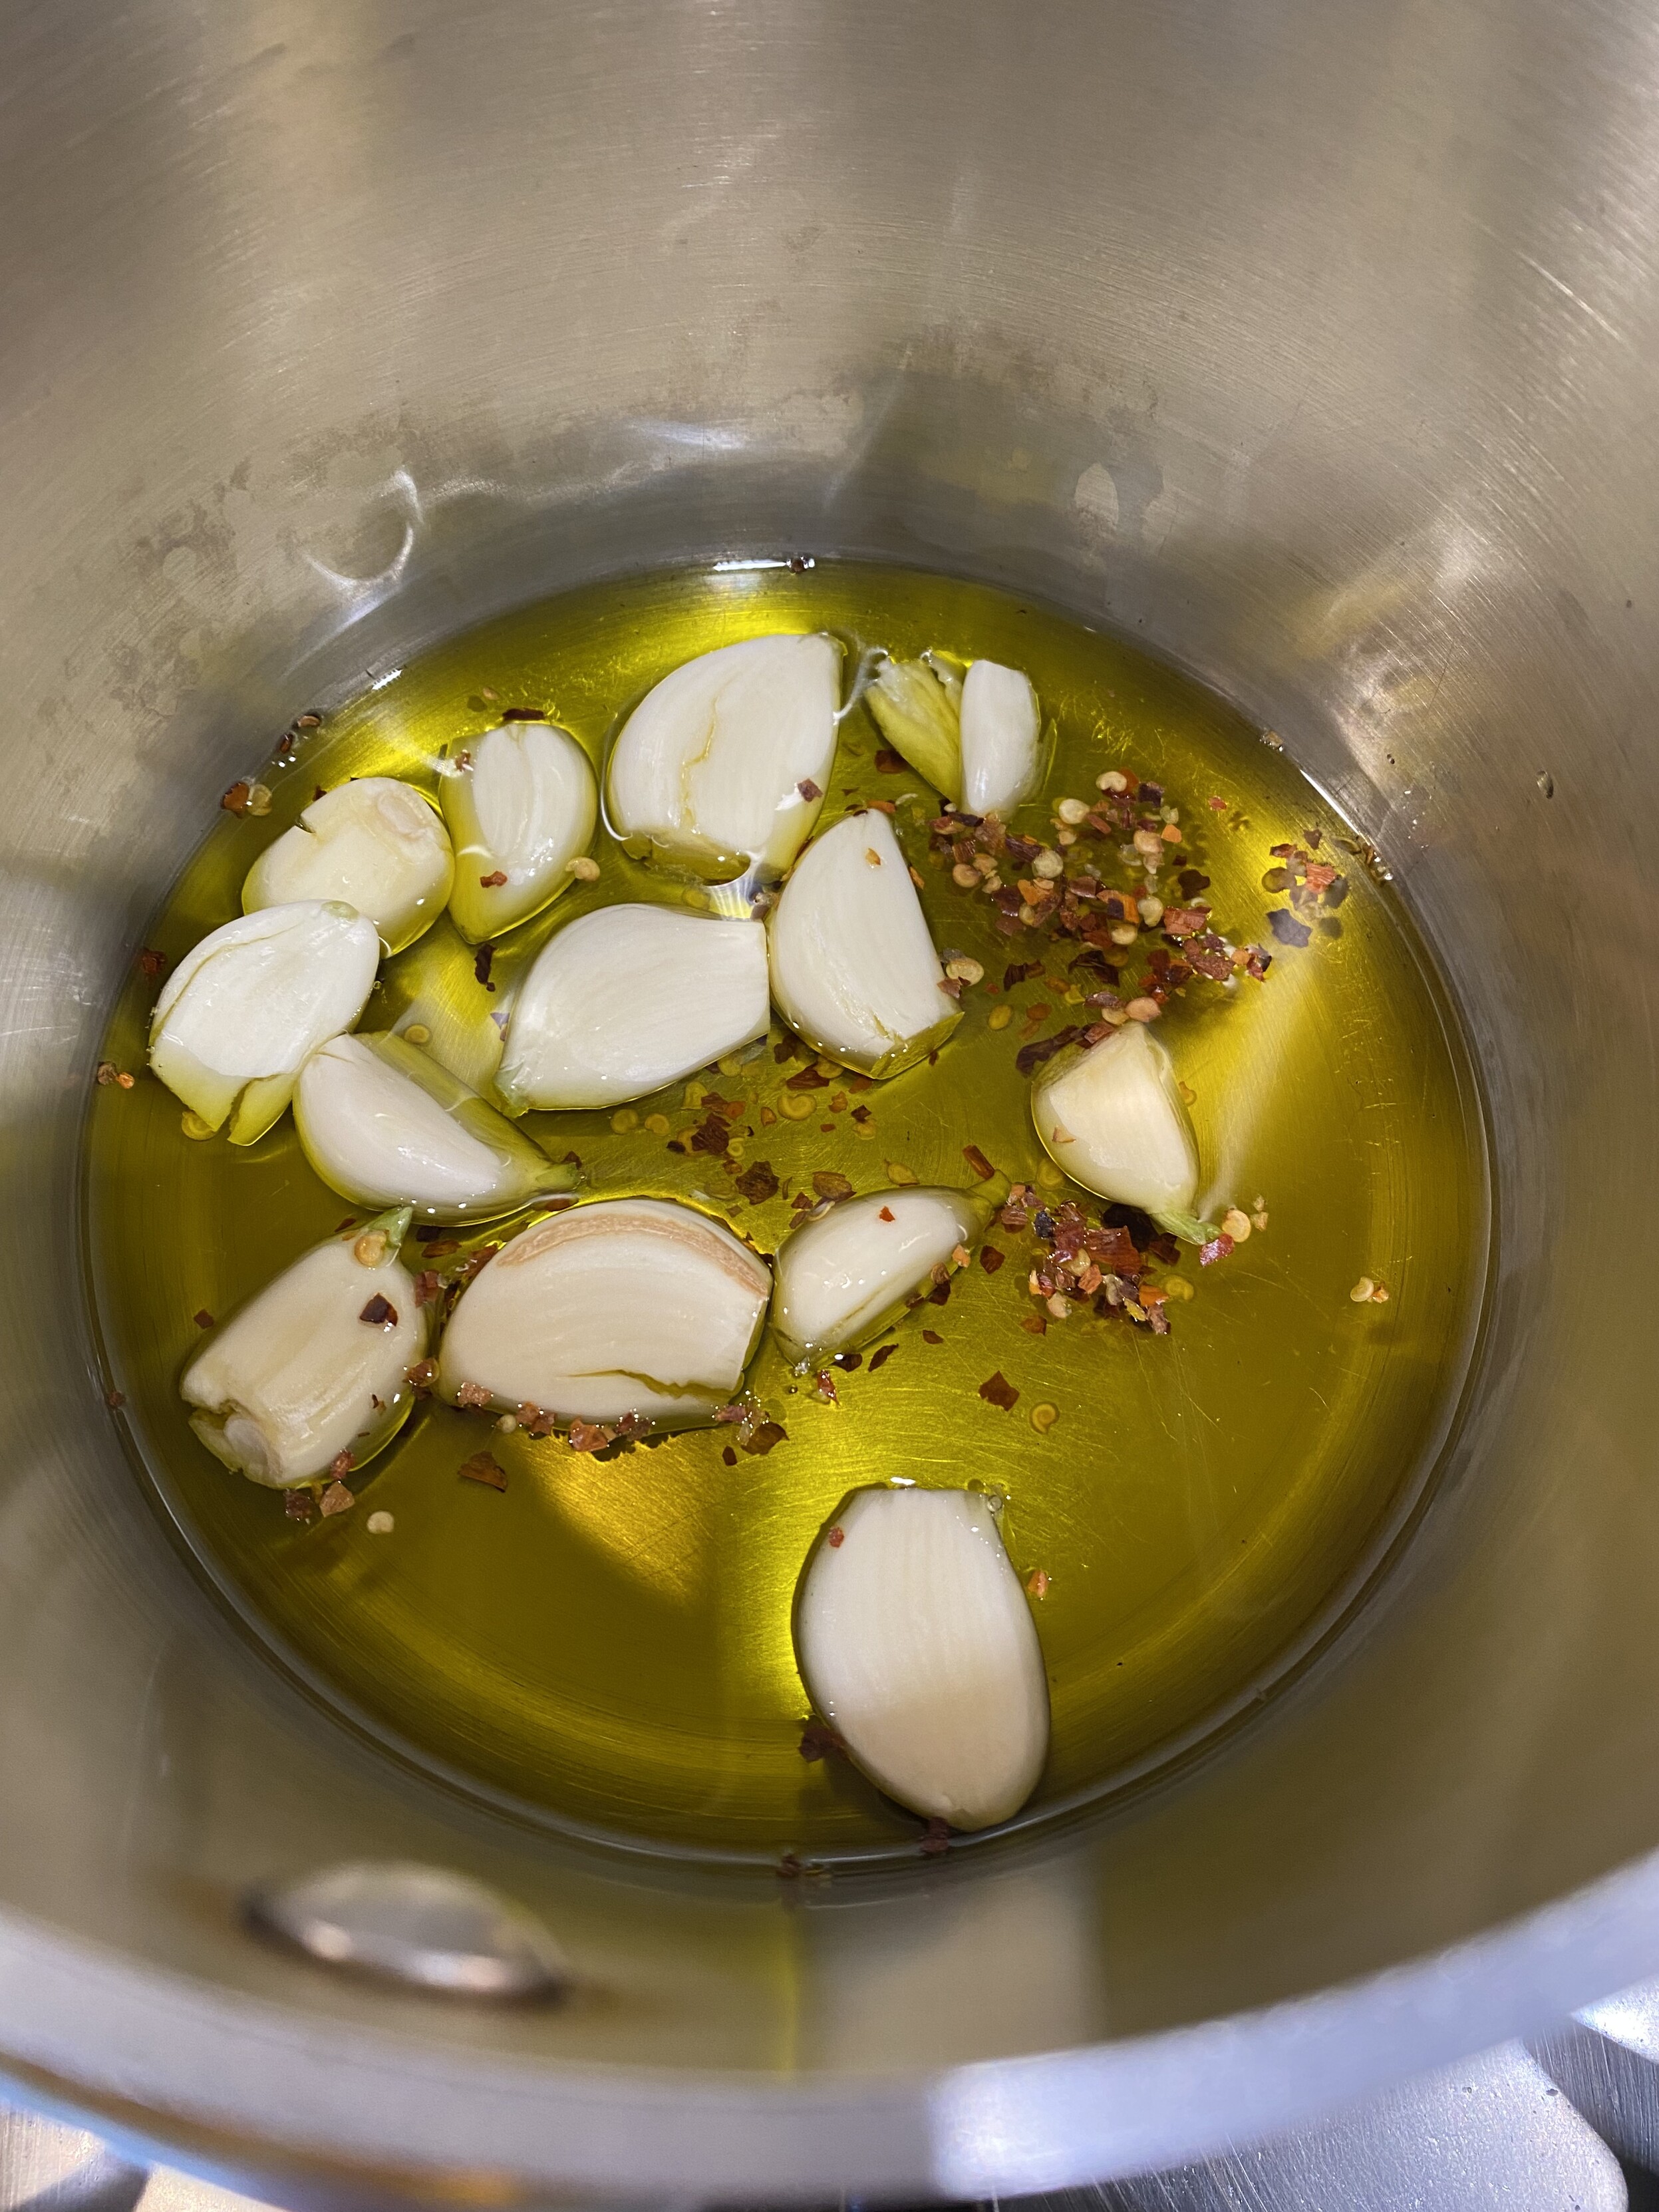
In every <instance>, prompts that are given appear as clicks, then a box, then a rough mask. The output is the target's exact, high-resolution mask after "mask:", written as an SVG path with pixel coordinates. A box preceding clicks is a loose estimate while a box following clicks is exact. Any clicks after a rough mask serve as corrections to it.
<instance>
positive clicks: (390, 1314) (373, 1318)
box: [357, 1291, 398, 1328]
mask: <svg viewBox="0 0 1659 2212" xmlns="http://www.w3.org/2000/svg"><path fill="white" fill-rule="evenodd" d="M357 1318H358V1320H359V1321H366V1322H368V1325H369V1327H370V1328H382V1327H384V1328H397V1326H398V1309H397V1307H396V1306H394V1305H393V1304H392V1301H391V1300H390V1298H384V1297H381V1295H380V1292H379V1291H375V1293H374V1297H372V1298H371V1299H370V1300H369V1302H368V1304H367V1305H366V1306H365V1307H364V1308H363V1310H362V1312H361V1313H360V1314H359V1315H358V1316H357Z"/></svg>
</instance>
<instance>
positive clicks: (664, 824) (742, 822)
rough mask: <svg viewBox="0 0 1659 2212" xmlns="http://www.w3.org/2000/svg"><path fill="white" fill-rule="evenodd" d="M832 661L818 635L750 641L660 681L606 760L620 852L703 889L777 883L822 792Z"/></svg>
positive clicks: (835, 650) (826, 641)
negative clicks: (623, 848)
mask: <svg viewBox="0 0 1659 2212" xmlns="http://www.w3.org/2000/svg"><path fill="white" fill-rule="evenodd" d="M841 653H842V648H841V647H840V646H839V645H838V644H837V643H836V641H835V640H834V639H833V638H829V637H824V636H822V635H817V636H812V637H752V638H748V639H745V640H744V642H743V643H741V644H739V645H723V646H721V647H719V648H718V649H717V650H716V651H715V652H714V653H702V654H701V655H700V656H699V657H698V659H696V660H689V661H687V662H686V663H685V665H684V667H681V668H677V669H676V670H675V671H674V672H673V674H672V675H671V676H665V677H664V678H663V680H662V682H661V683H660V684H658V685H657V686H656V687H655V689H654V690H651V691H649V692H647V694H646V696H645V697H644V698H643V699H642V700H641V702H640V703H639V705H638V706H637V707H636V708H635V709H634V711H633V713H632V714H630V715H629V718H628V720H627V722H626V723H625V724H624V726H623V732H622V735H621V736H620V737H619V738H617V744H616V750H614V751H613V752H612V754H611V768H610V774H609V779H608V783H607V789H608V793H609V798H610V811H611V821H612V823H613V824H614V825H615V828H616V830H617V836H620V837H621V838H622V839H623V842H625V843H626V844H627V846H628V847H629V850H630V851H634V852H636V853H640V854H646V853H653V854H657V855H659V856H660V857H661V858H663V859H665V860H672V861H677V862H678V863H679V864H680V865H682V866H686V867H690V868H691V869H693V870H695V871H696V872H697V873H698V874H700V875H703V876H707V877H708V878H711V879H722V880H723V879H725V878H730V877H733V876H739V875H742V874H744V872H746V871H748V870H749V869H750V868H759V869H761V870H762V871H763V872H767V873H769V874H773V875H777V874H781V872H783V870H784V869H786V868H787V866H789V863H790V862H791V861H792V860H793V859H794V857H795V854H797V853H798V852H799V850H800V848H801V847H802V845H803V844H804V843H805V842H806V839H807V837H808V836H809V835H810V834H811V828H812V824H813V823H814V822H816V821H817V815H818V809H819V807H820V805H822V804H823V792H824V790H825V789H826V787H828V785H829V767H830V763H831V762H832V760H833V759H834V757H835V751H836V708H837V707H838V705H839V703H840V691H841Z"/></svg>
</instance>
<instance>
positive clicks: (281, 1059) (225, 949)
mask: <svg viewBox="0 0 1659 2212" xmlns="http://www.w3.org/2000/svg"><path fill="white" fill-rule="evenodd" d="M379 963H380V933H379V932H378V931H377V930H376V928H375V927H374V923H373V922H372V921H369V920H368V916H367V915H361V914H359V913H357V912H356V909H355V908H352V907H349V906H345V905H342V904H340V903H338V902H336V901H334V900H332V899H331V900H327V901H323V900H319V899H301V900H297V901H296V902H294V903H293V904H292V905H289V906H268V907H261V908H259V909H258V912H257V913H254V914H245V915H238V916H237V918H236V920H235V921H228V922H226V923H225V925H224V927H222V929H216V930H214V931H213V932H212V933H211V935H210V936H207V937H204V939H202V941H201V943H200V944H199V945H197V946H196V947H195V949H194V950H193V951H190V952H187V953H186V954H185V957H184V958H183V959H182V960H181V961H180V962H179V965H178V966H177V967H176V968H175V969H173V973H172V975H169V976H168V978H167V982H166V984H165V985H164V987H163V988H162V991H161V997H160V998H159V999H158V1000H156V1002H155V1014H154V1016H153V1018H152V1019H151V1022H150V1031H149V1064H150V1066H151V1067H152V1069H153V1070H154V1071H155V1073H156V1074H157V1075H158V1076H159V1077H160V1078H161V1081H162V1082H163V1083H165V1084H166V1085H167V1088H168V1090H169V1091H173V1093H174V1095H175V1096H176V1097H179V1098H182V1099H183V1100H184V1102H185V1105H186V1106H188V1107H189V1108H190V1109H191V1111H192V1112H193V1113H197V1114H199V1115H201V1117H202V1119H203V1120H204V1121H205V1122H206V1123H207V1124H208V1126H209V1127H210V1128H213V1129H217V1128H219V1127H222V1126H223V1124H224V1123H225V1121H227V1119H228V1121H229V1124H230V1131H229V1133H230V1141H231V1143H232V1144H233V1145H251V1144H252V1142H253V1140H254V1139H255V1138H256V1137H262V1136H264V1133H265V1131H266V1130H267V1129H268V1128H270V1126H271V1124H272V1122H273V1121H276V1120H277V1119H278V1118H279V1117H280V1116H281V1115H282V1112H283V1108H284V1107H285V1106H286V1105H287V1104H288V1102H289V1098H290V1097H292V1096H293V1092H294V1085H295V1080H296V1079H297V1078H298V1076H299V1073H300V1070H301V1067H302V1066H304V1065H305V1062H306V1060H307V1057H308V1055H309V1054H312V1053H313V1052H314V1051H315V1050H316V1048H317V1047H318V1046H319V1044H325V1043H326V1042H327V1041H328V1039H329V1038H330V1037H331V1036H339V1034H340V1033H341V1031H342V1030H349V1028H350V1027H351V1024H353V1023H354V1022H355V1021H356V1018H357V1017H358V1015H359V1014H361V1013H362V1010H363V1006H364V1003H365V1001H366V1000H368V994H369V990H370V987H371V986H372V985H373V983H374V970H375V969H376V967H377V966H378V965H379Z"/></svg>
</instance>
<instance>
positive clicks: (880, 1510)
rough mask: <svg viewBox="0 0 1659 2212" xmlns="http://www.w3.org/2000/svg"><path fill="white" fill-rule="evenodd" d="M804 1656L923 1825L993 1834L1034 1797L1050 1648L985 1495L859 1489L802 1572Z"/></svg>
mask: <svg viewBox="0 0 1659 2212" xmlns="http://www.w3.org/2000/svg"><path fill="white" fill-rule="evenodd" d="M795 1656H796V1659H797V1661H798V1662H799V1667H800V1672H801V1679H802V1680H803V1681H804V1682H805V1685H806V1688H807V1692H808V1694H809V1695H810V1697H811V1700H812V1703H813V1705H815V1706H816V1707H817V1711H818V1712H819V1713H820V1714H821V1715H822V1716H823V1718H824V1719H825V1720H826V1721H827V1722H829V1724H830V1725H831V1727H833V1728H834V1729H835V1730H836V1734H837V1735H839V1736H840V1738H841V1740H842V1743H844V1744H845V1746H846V1747H847V1749H848V1753H849V1754H850V1755H851V1757H852V1758H853V1759H854V1761H855V1762H856V1763H857V1765H859V1766H860V1767H861V1768H862V1769H863V1770H864V1771H865V1773H866V1774H867V1775H868V1776H869V1778H870V1779H871V1780H872V1782H873V1783H874V1784H876V1786H877V1788H878V1789H880V1790H885V1791H886V1793H887V1795H888V1796H890V1797H896V1799H897V1800H898V1802H899V1803H900V1804H901V1805H908V1807H909V1808H910V1809H911V1811H912V1812H914V1813H920V1814H921V1815H922V1816H923V1818H924V1819H927V1820H945V1821H947V1822H948V1823H949V1824H950V1826H951V1827H953V1828H988V1827H992V1826H994V1825H995V1824H996V1822H997V1821H999V1820H1009V1819H1011V1818H1012V1815H1013V1814H1016V1813H1017V1812H1018V1810H1019V1808H1020V1807H1021V1806H1022V1805H1023V1804H1024V1802H1025V1801H1026V1799H1027V1798H1028V1797H1029V1796H1030V1794H1031V1792H1032V1790H1034V1789H1035V1788H1036V1781H1037V1777H1038V1776H1039V1774H1041V1772H1042V1763H1043V1760H1044V1759H1045V1758H1046V1757H1047V1756H1048V1682H1047V1680H1046V1678H1045V1676H1044V1674H1043V1666H1042V1647H1041V1645H1040V1644H1038V1642H1037V1634H1036V1627H1035V1626H1034V1624H1033V1622H1032V1620H1031V1613H1030V1607H1029V1605H1028V1604H1027V1602H1026V1600H1025V1594H1024V1591H1023V1590H1022V1589H1021V1588H1020V1584H1019V1578H1018V1576H1017V1575H1016V1574H1015V1572H1014V1570H1013V1567H1012V1565H1011V1563H1010V1561H1009V1558H1008V1554H1007V1553H1006V1551H1005V1550H1004V1549H1003V1544H1002V1536H1001V1533H1000V1530H999V1528H998V1527H997V1522H996V1516H995V1515H994V1513H993V1511H992V1510H991V1502H990V1500H989V1499H988V1498H984V1497H981V1496H978V1495H976V1494H975V1493H972V1492H967V1491H962V1490H915V1489H905V1490H886V1489H870V1490H858V1491H854V1493H853V1495H852V1497H851V1498H849V1499H848V1501H847V1503H846V1504H844V1505H843V1506H842V1509H841V1510H840V1512H839V1513H838V1514H837V1516H836V1521H835V1523H834V1526H833V1527H832V1528H829V1529H828V1530H827V1531H826V1532H825V1534H824V1535H823V1536H822V1537H820V1538H819V1540H818V1542H817V1546H816V1547H815V1548H814V1550H813V1553H812V1554H811V1558H810V1559H809V1560H808V1561H807V1564H806V1571H805V1574H804V1575H803V1576H802V1577H801V1582H800V1587H799V1591H798V1593H797V1595H796V1600H795Z"/></svg>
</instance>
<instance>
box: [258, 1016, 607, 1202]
mask: <svg viewBox="0 0 1659 2212" xmlns="http://www.w3.org/2000/svg"><path fill="white" fill-rule="evenodd" d="M294 1121H295V1127H296V1128H297V1129H298V1130H299V1133H300V1143H301V1146H302V1147H303V1148H304V1151H305V1156H306V1158H307V1159H308V1160H309V1161H310V1163H311V1164H312V1166H313V1168H315V1170H317V1172H318V1174H319V1176H321V1177H322V1179H323V1181H324V1182H325V1183H326V1184H327V1185H328V1187H329V1188H330V1189H331V1190H337V1191H338V1192H339V1194H340V1195H341V1197H342V1198H349V1199H350V1200H352V1202H353V1203H354V1204H355V1205H357V1206H392V1205H398V1204H401V1203H402V1202H403V1201H404V1200H410V1201H411V1202H412V1203H413V1205H414V1207H415V1210H416V1212H417V1213H419V1214H420V1215H421V1216H422V1218H423V1219H424V1220H427V1221H489V1220H492V1219H494V1218H496V1217H497V1216H499V1215H501V1214H503V1213H514V1212H517V1211H518V1209H519V1208H520V1206H527V1205H528V1204H529V1203H530V1201H531V1200H532V1198H536V1197H538V1196H541V1195H543V1194H545V1193H547V1192H549V1191H559V1190H571V1189H574V1187H575V1182H576V1176H575V1171H574V1169H572V1168H570V1167H568V1166H560V1165H556V1164H555V1163H554V1162H553V1161H551V1160H550V1159H549V1158H548V1157H547V1155H546V1153H545V1152H543V1151H542V1149H541V1147H540V1146H538V1145H533V1144H532V1142H531V1141H530V1139H529V1138H528V1137H526V1136H525V1135H524V1134H523V1133H521V1132H520V1131H519V1130H517V1129H515V1128H514V1127H513V1124H512V1123H511V1122H510V1121H507V1119H506V1117H505V1116H504V1115H501V1114H498V1113H497V1112H496V1111H495V1108H494V1107H493V1106H487V1105H486V1104H485V1103H484V1102H483V1099H482V1098H480V1097H478V1096H477V1092H476V1091H469V1090H468V1089H467V1087H466V1085H465V1084H464V1083H463V1082H461V1081H460V1080H459V1079H458V1078H457V1077H455V1076H453V1075H452V1074H451V1073H449V1070H448V1069H447V1067H441V1066H439V1065H438V1063H437V1061H436V1060H433V1059H432V1058H430V1057H429V1055H428V1054H426V1053H424V1052H422V1050H421V1049H420V1048H419V1047H418V1046H416V1045H412V1044H410V1043H407V1042H405V1041H404V1038H402V1037H400V1036H390V1035H380V1036H337V1037H334V1038H332V1039H331V1041H330V1042H328V1043H327V1044H325V1045H320V1046H319V1048H318V1049H317V1050H316V1051H315V1052H313V1054H312V1055H311V1057H310V1059H309V1060H307V1062H306V1064H305V1066H304V1067H302V1068H301V1071H300V1080H299V1084H298V1086H297V1088H296V1089H295V1093H294Z"/></svg>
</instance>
